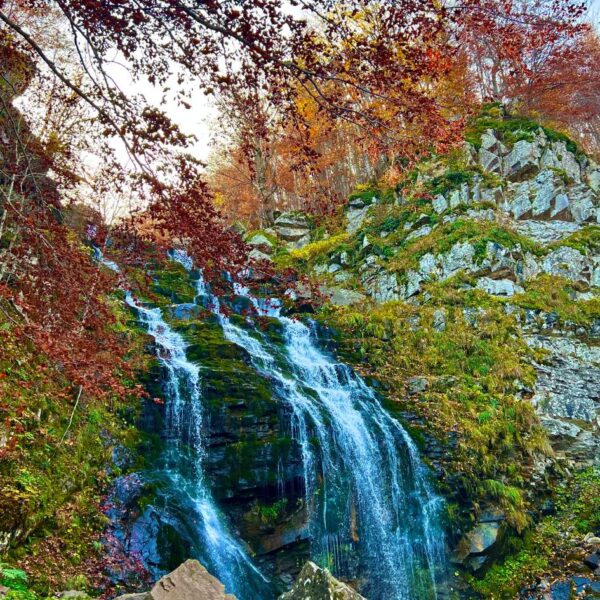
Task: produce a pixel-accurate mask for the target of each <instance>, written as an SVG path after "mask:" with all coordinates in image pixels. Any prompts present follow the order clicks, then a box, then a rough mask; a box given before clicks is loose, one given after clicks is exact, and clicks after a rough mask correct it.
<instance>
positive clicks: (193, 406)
mask: <svg viewBox="0 0 600 600" xmlns="http://www.w3.org/2000/svg"><path fill="white" fill-rule="evenodd" d="M126 302H127V304H128V305H129V306H130V307H132V308H133V309H134V310H135V311H136V312H137V314H138V316H139V319H140V321H141V322H142V324H143V325H144V326H145V327H146V328H147V330H148V333H149V334H150V335H151V336H152V337H153V338H154V340H155V344H156V355H157V357H158V359H159V361H160V364H161V366H162V369H163V372H164V376H163V387H164V395H165V417H164V430H163V432H162V436H163V438H164V443H165V446H164V451H163V453H162V456H161V458H160V464H159V465H156V466H155V468H154V469H153V471H152V473H151V474H150V475H149V477H150V478H151V479H152V483H154V484H155V485H156V488H157V493H156V496H155V498H154V499H153V501H152V504H151V505H150V506H148V507H147V508H146V510H145V511H144V514H143V515H142V517H141V518H140V519H138V521H137V522H136V523H135V525H134V527H133V533H132V541H131V545H132V546H133V547H134V548H136V549H137V551H138V552H140V553H141V555H142V558H143V559H144V563H145V564H146V566H147V567H149V568H150V569H152V564H153V560H154V558H155V557H156V556H157V554H158V552H157V550H156V544H157V539H156V538H157V528H158V527H159V524H168V525H169V526H170V527H171V528H172V529H174V530H175V531H176V533H177V536H179V538H180V539H181V540H183V541H184V542H185V544H186V546H187V553H188V556H192V557H194V558H198V559H199V560H200V561H201V562H202V563H203V564H204V565H205V566H206V567H207V569H208V570H209V571H210V572H211V573H213V574H214V575H215V576H216V577H218V578H219V579H220V580H221V582H222V583H223V584H224V585H225V587H226V590H227V591H228V592H230V593H232V594H235V595H236V596H237V598H238V599H239V600H256V599H257V598H261V599H270V598H272V597H273V593H272V592H271V591H270V586H269V583H268V581H267V580H266V579H265V578H264V577H263V575H262V574H261V573H260V572H259V571H258V570H257V569H256V567H255V566H254V565H253V564H252V562H251V560H250V559H249V557H248V556H247V554H246V552H245V551H244V549H243V547H242V545H241V544H240V543H239V542H238V541H236V539H235V538H234V537H233V536H232V534H231V533H230V531H229V530H228V528H227V526H226V521H225V519H224V517H223V515H221V514H220V511H219V510H218V509H217V507H216V505H215V502H214V500H213V498H212V496H211V493H210V490H209V488H208V485H207V483H206V481H205V477H204V473H203V468H202V463H203V457H204V448H203V444H202V398H201V381H200V367H199V366H198V365H196V364H195V363H192V362H190V361H189V360H188V359H187V358H186V353H185V349H186V343H185V340H184V339H183V337H182V336H181V335H179V334H178V333H177V332H175V331H174V330H173V329H172V328H171V327H170V326H169V325H168V324H167V323H166V322H165V320H164V319H163V317H162V313H161V311H160V309H159V308H146V307H144V306H143V305H141V304H140V303H138V302H136V301H135V300H134V299H133V297H132V296H131V294H129V293H127V295H126ZM136 537H137V538H139V539H137V540H136V539H135V538H136ZM184 558H187V556H186V557H184ZM160 574H161V573H156V575H160Z"/></svg>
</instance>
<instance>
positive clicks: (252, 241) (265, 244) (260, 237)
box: [246, 233, 273, 254]
mask: <svg viewBox="0 0 600 600" xmlns="http://www.w3.org/2000/svg"><path fill="white" fill-rule="evenodd" d="M246 243H247V244H248V245H249V246H252V247H253V248H256V249H257V250H260V251H261V252H264V253H265V254H271V253H272V252H273V242H272V241H271V240H270V239H269V238H268V237H267V236H266V235H264V234H262V233H257V234H255V235H253V236H252V237H251V238H249V239H248V240H247V241H246Z"/></svg>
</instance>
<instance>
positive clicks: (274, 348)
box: [200, 282, 445, 600]
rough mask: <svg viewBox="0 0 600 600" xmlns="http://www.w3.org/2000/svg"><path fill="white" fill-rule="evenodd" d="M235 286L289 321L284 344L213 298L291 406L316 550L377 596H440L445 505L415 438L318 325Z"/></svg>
mask: <svg viewBox="0 0 600 600" xmlns="http://www.w3.org/2000/svg"><path fill="white" fill-rule="evenodd" d="M200 285H201V286H202V292H203V293H206V286H205V285H204V284H203V283H202V282H201V283H200ZM235 290H236V292H237V294H239V295H244V296H246V297H249V298H250V299H251V301H252V303H253V304H254V307H255V309H256V311H257V312H258V314H259V315H264V316H269V317H271V318H274V319H277V320H278V321H279V323H280V325H281V327H282V331H283V338H284V346H283V347H280V346H278V345H277V344H276V343H272V342H269V340H268V339H267V338H266V337H265V336H264V335H263V334H261V333H259V331H258V330H257V329H256V328H252V327H250V329H246V328H243V327H241V326H239V325H236V324H234V323H233V322H232V321H231V319H229V318H228V317H227V316H225V315H223V314H221V313H220V312H219V311H218V303H215V304H214V306H216V307H217V309H216V311H217V313H218V314H219V318H220V321H221V324H222V327H223V331H224V333H225V337H226V338H227V339H229V340H230V341H232V342H233V343H235V344H237V345H239V346H241V347H243V348H244V349H246V350H247V352H248V353H249V354H250V356H251V357H252V362H253V365H254V367H255V368H256V369H257V370H258V371H259V372H261V373H263V374H264V375H265V376H266V377H268V378H269V379H270V380H271V381H275V382H276V383H277V390H278V395H279V397H280V398H281V400H282V402H286V403H288V404H289V405H290V407H291V409H292V414H293V423H292V429H293V434H294V438H295V439H296V441H297V443H298V444H300V446H301V448H302V456H303V462H304V485H305V497H306V503H307V506H308V507H309V513H310V527H311V546H312V554H313V557H314V558H315V559H316V560H317V561H318V562H320V563H321V564H323V565H325V566H328V567H329V568H330V569H331V570H332V571H333V572H334V573H335V574H337V575H339V576H345V577H350V578H357V579H358V580H359V581H361V582H362V586H361V590H362V591H363V593H364V594H365V595H366V596H367V597H368V598H369V600H416V599H419V598H423V599H425V598H427V599H431V598H437V587H438V583H439V581H440V580H441V579H443V577H444V571H445V543H444V535H443V529H442V527H441V524H440V520H441V519H440V516H441V515H440V511H441V508H442V502H441V499H440V498H439V497H438V496H436V495H435V494H434V493H433V491H432V490H431V487H430V485H429V483H428V473H427V472H426V469H425V468H424V466H423V464H422V463H421V461H420V459H419V456H418V452H417V449H416V447H415V445H414V443H413V441H412V440H411V438H410V436H409V435H408V434H407V433H406V431H405V430H404V429H403V428H402V426H401V425H400V424H399V423H398V422H397V421H396V420H395V419H393V418H392V417H391V416H390V415H389V414H388V413H387V412H386V411H385V410H384V409H383V407H382V406H381V404H380V402H379V401H378V399H377V398H376V396H375V394H374V393H373V391H372V390H371V389H370V388H369V387H368V386H367V385H366V384H365V383H364V381H363V380H362V379H361V378H360V377H358V376H357V375H356V374H355V373H354V371H353V370H352V369H350V368H349V367H348V366H347V365H344V364H342V363H339V362H338V361H336V360H335V358H334V357H333V356H331V355H329V354H328V353H327V352H325V351H323V350H322V349H321V348H320V347H319V340H318V337H317V335H316V333H315V330H314V328H311V327H309V326H308V325H306V324H304V323H303V322H301V321H299V320H296V319H290V318H288V317H285V316H282V315H281V314H280V311H279V308H278V307H279V303H278V302H277V301H270V302H265V301H264V300H258V299H256V298H253V297H252V296H251V295H250V294H249V293H248V290H247V289H245V288H243V287H240V286H235Z"/></svg>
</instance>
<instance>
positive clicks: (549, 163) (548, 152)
mask: <svg viewBox="0 0 600 600" xmlns="http://www.w3.org/2000/svg"><path fill="white" fill-rule="evenodd" d="M541 165H542V167H545V168H548V167H554V168H555V169H561V170H563V171H564V172H565V173H566V175H567V176H568V177H570V178H571V179H572V180H573V181H576V182H577V183H579V182H580V181H581V165H580V164H579V162H578V161H577V158H575V155H574V154H573V153H572V152H571V151H570V150H568V149H567V145H566V143H565V142H553V143H552V144H551V145H550V146H548V147H547V148H546V149H545V150H544V153H543V155H542V158H541Z"/></svg>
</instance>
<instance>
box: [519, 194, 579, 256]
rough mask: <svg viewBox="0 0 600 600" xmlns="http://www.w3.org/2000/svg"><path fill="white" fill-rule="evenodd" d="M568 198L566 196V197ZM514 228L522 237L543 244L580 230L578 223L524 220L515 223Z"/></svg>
mask: <svg viewBox="0 0 600 600" xmlns="http://www.w3.org/2000/svg"><path fill="white" fill-rule="evenodd" d="M565 197H566V196H565ZM514 228H515V229H516V230H517V231H518V232H519V233H520V234H522V235H525V236H527V237H530V238H533V239H534V240H535V241H536V242H539V243H541V244H550V243H551V242H557V241H559V240H562V239H564V238H566V237H569V236H570V235H571V234H572V233H575V232H576V231H578V230H579V229H580V226H579V225H577V223H571V222H569V221H534V220H530V219H524V220H521V221H517V222H516V223H514Z"/></svg>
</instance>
